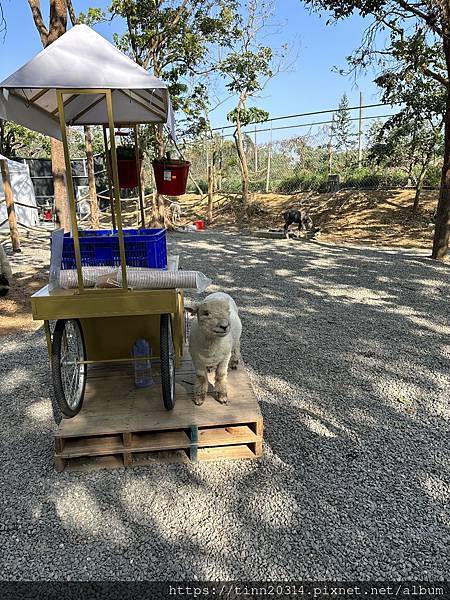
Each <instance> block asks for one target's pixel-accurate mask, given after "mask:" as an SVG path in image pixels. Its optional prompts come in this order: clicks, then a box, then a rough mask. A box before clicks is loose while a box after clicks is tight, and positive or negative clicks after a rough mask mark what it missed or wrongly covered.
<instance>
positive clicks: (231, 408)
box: [58, 356, 262, 438]
mask: <svg viewBox="0 0 450 600" xmlns="http://www.w3.org/2000/svg"><path fill="white" fill-rule="evenodd" d="M183 365H184V367H185V368H186V369H187V370H188V369H191V368H192V367H191V365H192V363H191V362H190V360H189V359H188V357H187V356H186V357H185V358H183ZM99 369H101V373H102V376H101V377H100V376H99V373H100V371H99V370H98V369H97V367H96V368H95V369H93V370H91V369H89V376H88V383H87V386H86V394H85V401H84V405H83V409H82V410H81V412H80V413H79V414H78V415H77V416H76V417H74V418H73V419H64V420H63V421H62V422H61V424H60V426H59V428H58V436H59V437H63V438H68V437H79V436H89V435H91V436H92V435H100V434H112V433H123V432H124V431H131V432H139V431H156V430H164V429H170V430H172V429H184V428H187V427H190V426H191V425H197V426H198V427H205V426H214V425H217V426H224V425H233V424H236V425H239V424H246V423H252V422H254V423H258V422H261V420H262V417H261V411H260V409H259V406H258V403H257V401H256V398H255V394H254V392H253V389H252V388H251V385H250V382H249V380H248V376H247V374H246V372H245V370H244V368H243V367H242V366H240V367H239V368H238V369H237V370H236V371H230V372H229V374H228V385H229V398H230V404H229V405H223V404H220V403H218V402H217V400H216V399H215V398H214V397H213V395H212V394H213V393H214V392H213V388H212V386H211V387H210V389H209V394H208V396H207V398H206V400H205V403H204V404H203V405H202V406H196V405H195V404H194V402H193V386H192V385H191V384H190V382H189V381H188V380H187V378H186V374H185V373H183V372H181V373H177V376H176V404H175V408H174V410H172V411H166V410H165V409H164V406H163V403H162V399H161V388H160V386H159V378H158V377H155V385H154V386H152V387H151V388H143V389H137V388H136V387H135V386H134V381H133V378H132V374H131V372H130V370H128V371H127V370H126V369H125V370H124V369H123V366H121V367H120V368H119V367H116V366H115V367H110V366H109V367H108V368H106V365H102V367H101V368H99ZM108 374H109V375H108Z"/></svg>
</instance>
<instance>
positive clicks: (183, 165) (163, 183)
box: [152, 160, 191, 196]
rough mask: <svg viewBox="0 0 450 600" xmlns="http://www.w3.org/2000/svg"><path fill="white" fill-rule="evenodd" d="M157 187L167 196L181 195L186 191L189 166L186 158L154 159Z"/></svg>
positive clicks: (160, 192)
mask: <svg viewBox="0 0 450 600" xmlns="http://www.w3.org/2000/svg"><path fill="white" fill-rule="evenodd" d="M152 164H153V172H154V173H155V183H156V189H157V190H158V193H159V194H164V195H165V196H181V195H183V194H184V193H186V185H187V179H188V175H189V167H190V166H191V163H190V162H188V161H186V160H154V161H153V162H152Z"/></svg>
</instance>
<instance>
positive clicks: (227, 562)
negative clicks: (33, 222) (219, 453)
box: [0, 233, 450, 580]
mask: <svg viewBox="0 0 450 600" xmlns="http://www.w3.org/2000/svg"><path fill="white" fill-rule="evenodd" d="M170 240H171V241H170V244H171V246H172V248H173V249H175V248H176V250H177V251H179V253H180V254H181V255H182V263H183V266H184V267H185V268H201V269H203V270H204V271H205V272H206V273H207V274H209V275H210V276H212V277H213V278H214V281H215V284H217V286H219V287H220V288H221V289H224V290H225V291H228V292H230V293H231V294H232V295H233V296H234V297H235V299H236V301H237V303H238V305H239V306H240V308H241V315H242V319H243V325H244V334H243V344H242V346H243V355H244V359H245V361H246V364H247V366H248V371H249V374H250V376H251V379H252V381H253V384H254V386H255V390H256V393H257V396H258V398H259V400H260V404H261V409H262V412H263V416H264V420H265V428H266V429H265V447H264V457H263V459H261V460H259V461H255V462H245V461H241V462H235V463H211V464H205V465H154V466H150V467H148V468H141V469H133V470H118V471H97V472H94V473H87V474H85V473H83V474H64V473H63V474H57V473H56V472H55V471H54V469H53V464H52V438H51V434H52V430H53V423H52V420H51V408H50V402H49V397H48V385H49V377H48V371H47V363H46V353H45V344H44V338H43V333H42V330H38V331H35V332H28V333H20V334H16V335H14V336H9V337H8V338H0V344H1V352H0V397H1V412H0V416H1V422H2V429H3V432H4V433H3V435H2V437H1V445H2V448H1V453H2V469H1V474H0V495H1V500H0V503H1V506H2V511H1V516H0V537H1V540H0V543H1V546H0V547H1V548H2V552H1V556H2V558H1V563H0V564H1V568H2V576H3V578H4V579H15V578H17V579H62V578H64V577H70V578H72V579H105V580H108V579H133V578H138V579H139V578H142V579H172V578H177V579H184V578H195V579H219V578H221V579H241V578H246V579H263V580H267V579H282V578H285V579H295V578H309V579H352V578H353V579H376V580H383V579H430V580H436V579H437V580H439V579H445V578H446V577H448V575H449V572H450V569H449V566H450V565H449V552H448V549H449V545H450V517H449V494H450V485H449V480H450V478H449V465H450V460H449V417H450V409H449V397H450V377H449V376H450V347H449V339H450V338H449V334H450V327H449V325H448V317H449V312H450V311H449V303H448V297H449V294H450V286H449V268H448V266H444V265H441V264H436V263H435V262H432V261H430V260H429V259H427V258H425V254H424V253H421V252H416V251H397V250H396V251H395V252H394V251H392V252H391V251H388V250H373V249H364V248H355V247H353V248H344V247H336V246H326V245H323V244H315V243H308V242H295V241H293V240H291V241H284V240H283V241H271V240H262V239H257V238H251V237H239V236H238V235H237V234H233V233H213V234H211V233H206V234H204V235H203V234H186V235H181V234H177V235H173V236H171V238H170ZM34 252H35V251H34ZM41 252H43V251H41ZM34 256H36V255H34ZM15 260H16V259H15ZM17 260H18V259H17Z"/></svg>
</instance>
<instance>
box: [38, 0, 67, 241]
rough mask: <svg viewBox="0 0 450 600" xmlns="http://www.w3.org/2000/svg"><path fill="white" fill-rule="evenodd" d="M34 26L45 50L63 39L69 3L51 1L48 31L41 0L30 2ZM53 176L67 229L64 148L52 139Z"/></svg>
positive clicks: (57, 207)
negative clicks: (60, 38)
mask: <svg viewBox="0 0 450 600" xmlns="http://www.w3.org/2000/svg"><path fill="white" fill-rule="evenodd" d="M28 4H29V5H30V8H31V14H32V16H33V20H34V24H35V26H36V29H37V31H38V33H39V36H40V38H41V42H42V45H43V46H44V48H46V47H47V46H49V45H50V44H51V43H52V42H54V41H55V40H57V39H58V38H59V37H61V36H62V35H63V34H64V33H65V32H66V29H67V1H66V0H50V25H49V27H48V29H47V27H46V26H45V23H44V20H43V18H42V13H41V6H40V0H28ZM51 157H52V174H53V186H54V192H53V194H54V199H55V211H56V220H57V222H58V223H59V224H60V225H61V227H64V228H65V229H66V228H68V225H69V216H68V210H67V188H66V181H65V173H66V168H65V163H64V148H63V145H62V142H60V141H58V140H55V139H53V138H51Z"/></svg>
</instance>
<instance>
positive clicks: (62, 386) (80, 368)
mask: <svg viewBox="0 0 450 600" xmlns="http://www.w3.org/2000/svg"><path fill="white" fill-rule="evenodd" d="M80 360H86V348H85V345H84V338H83V332H82V331H81V326H80V322H79V321H78V320H77V319H68V320H66V319H60V320H59V321H57V322H56V325H55V330H54V332H53V343H52V379H53V389H54V393H55V400H56V403H57V405H58V406H59V408H60V409H61V412H62V413H63V414H64V415H65V416H66V417H74V416H75V415H76V414H77V413H79V412H80V410H81V407H82V405H83V399H84V389H85V387H86V375H87V367H86V365H85V364H79V363H78V361H80Z"/></svg>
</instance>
